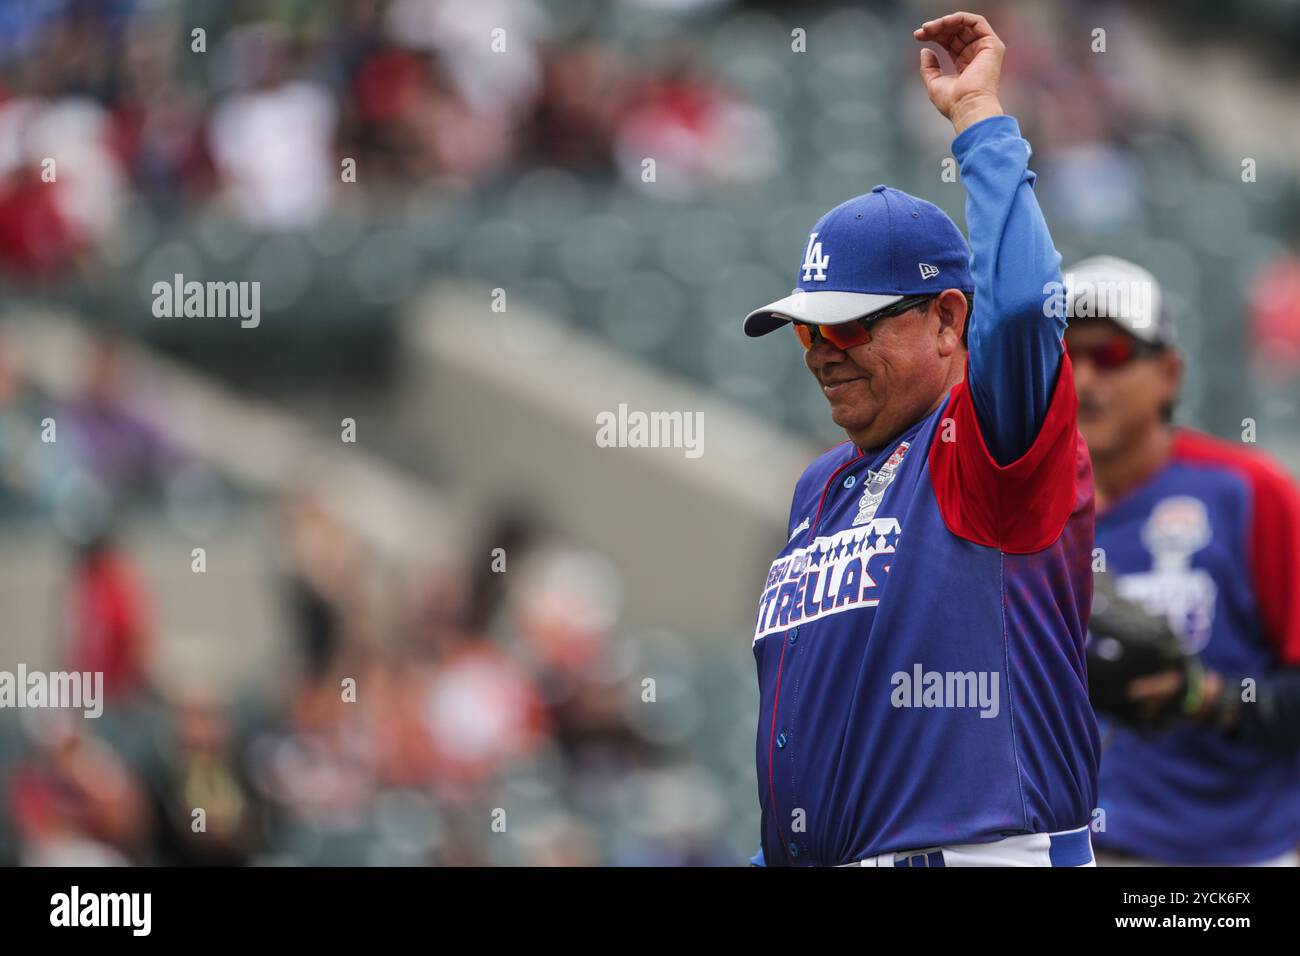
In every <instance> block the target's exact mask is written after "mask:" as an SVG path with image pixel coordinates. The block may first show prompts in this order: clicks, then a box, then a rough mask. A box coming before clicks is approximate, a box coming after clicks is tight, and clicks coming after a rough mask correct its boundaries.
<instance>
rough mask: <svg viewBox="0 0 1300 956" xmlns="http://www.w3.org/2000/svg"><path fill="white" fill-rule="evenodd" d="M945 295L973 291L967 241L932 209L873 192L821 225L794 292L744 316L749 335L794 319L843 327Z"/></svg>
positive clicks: (897, 193)
mask: <svg viewBox="0 0 1300 956" xmlns="http://www.w3.org/2000/svg"><path fill="white" fill-rule="evenodd" d="M944 289H960V290H961V291H962V292H974V291H975V285H974V283H973V282H972V281H971V276H970V247H969V246H968V245H966V238H965V236H963V235H962V234H961V230H960V229H958V228H957V224H956V223H954V222H953V221H952V220H951V219H949V218H948V216H947V214H946V213H945V212H944V211H943V210H942V209H940V208H939V207H938V206H936V205H934V203H929V202H926V201H925V200H924V199H918V198H917V197H915V196H912V195H909V194H908V193H905V192H903V191H902V190H901V189H894V188H892V187H890V186H876V187H875V188H873V189H872V190H871V192H869V193H866V194H865V195H862V196H858V197H856V198H855V199H850V200H849V201H848V202H846V203H842V204H840V205H838V206H836V207H835V208H834V209H832V210H831V211H830V212H828V213H826V215H824V216H822V217H821V218H820V219H818V220H817V225H815V226H813V228H812V232H811V233H810V234H809V236H808V244H807V246H806V247H805V248H804V253H803V264H802V265H800V267H799V280H798V284H797V285H796V287H795V290H794V292H793V293H791V294H790V295H788V296H786V297H785V298H784V299H777V300H776V301H775V302H770V303H768V304H767V305H765V306H763V307H762V308H761V309H755V310H754V311H753V312H751V313H749V315H747V316H745V334H746V335H749V336H759V335H766V334H767V333H768V332H771V331H773V330H775V329H779V328H780V327H781V326H783V325H785V324H787V323H788V322H790V321H792V320H798V321H800V322H816V323H818V324H821V325H839V324H840V323H842V322H852V321H853V320H854V319H860V318H863V317H864V316H868V315H870V314H871V313H872V312H876V311H879V310H880V309H883V308H885V307H886V306H890V305H893V304H894V303H895V302H897V301H899V300H900V299H902V298H905V297H906V296H912V295H927V294H930V293H934V294H936V295H937V294H938V293H940V292H942V291H943V290H944Z"/></svg>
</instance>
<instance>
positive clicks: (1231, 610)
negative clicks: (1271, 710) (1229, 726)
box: [1095, 429, 1300, 864]
mask: <svg viewBox="0 0 1300 956" xmlns="http://www.w3.org/2000/svg"><path fill="white" fill-rule="evenodd" d="M1097 545H1098V546H1099V547H1100V548H1102V549H1103V551H1104V554H1105V558H1106V567H1107V570H1108V571H1110V572H1112V573H1113V574H1114V576H1115V578H1116V585H1117V586H1118V588H1119V590H1120V592H1121V593H1122V594H1124V595H1125V596H1126V597H1129V598H1131V599H1133V600H1135V601H1137V602H1138V603H1140V604H1142V605H1143V606H1145V607H1146V608H1147V610H1148V611H1150V612H1152V613H1154V614H1163V615H1166V616H1168V618H1169V621H1170V624H1171V625H1172V626H1173V628H1174V630H1175V632H1176V633H1177V634H1178V635H1179V637H1180V638H1181V639H1182V641H1183V643H1184V646H1185V647H1186V649H1187V650H1188V651H1190V652H1192V653H1195V654H1199V655H1200V657H1201V659H1202V661H1203V662H1204V663H1205V664H1206V666H1207V667H1209V668H1211V669H1213V670H1215V671H1218V672H1219V673H1221V674H1222V675H1224V677H1225V679H1226V681H1227V684H1226V688H1225V693H1236V694H1240V693H1241V692H1242V689H1243V687H1242V684H1241V681H1242V680H1243V679H1248V680H1254V681H1256V682H1258V681H1259V679H1260V678H1261V677H1263V676H1265V675H1267V674H1269V673H1270V672H1272V671H1274V670H1276V669H1278V668H1280V667H1295V666H1296V665H1300V495H1297V493H1296V490H1295V487H1294V485H1293V484H1292V483H1291V481H1290V480H1289V479H1288V478H1287V476H1286V475H1285V474H1284V473H1283V472H1282V471H1281V470H1280V469H1279V468H1278V467H1277V466H1276V465H1274V464H1273V463H1272V462H1271V461H1270V460H1269V459H1267V458H1266V457H1264V456H1263V455H1260V454H1258V453H1252V452H1249V451H1247V450H1245V449H1243V448H1241V447H1239V446H1236V445H1232V444H1230V443H1228V442H1224V441H1220V440H1218V439H1215V438H1211V437H1209V436H1207V435H1203V434H1200V433H1198V432H1194V431H1190V430H1186V429H1179V430H1177V431H1176V432H1175V437H1174V444H1173V449H1172V453H1171V455H1170V457H1169V458H1168V459H1167V460H1166V461H1165V462H1164V463H1163V464H1162V466H1161V467H1160V469H1159V470H1158V471H1157V472H1156V473H1155V474H1154V475H1152V476H1151V477H1150V478H1148V479H1147V480H1146V481H1145V482H1143V483H1142V484H1141V485H1139V486H1138V487H1136V488H1134V489H1133V490H1131V491H1130V492H1128V493H1127V494H1125V495H1124V496H1123V497H1121V498H1119V499H1117V500H1115V501H1114V502H1112V503H1110V504H1109V505H1107V506H1106V508H1105V509H1104V510H1102V511H1101V512H1099V514H1098V515H1097ZM1243 706H1246V707H1249V706H1251V704H1250V703H1246V704H1244V705H1243ZM1104 731H1105V734H1104V738H1103V739H1104V741H1105V750H1104V753H1103V757H1102V762H1101V772H1100V777H1099V781H1098V788H1099V793H1100V797H1099V804H1098V805H1099V807H1100V808H1101V809H1102V810H1103V811H1104V812H1105V815H1104V817H1101V816H1099V818H1098V819H1099V820H1104V829H1100V830H1099V832H1098V833H1097V834H1096V835H1095V840H1096V842H1097V845H1098V846H1099V847H1101V848H1104V849H1108V850H1113V851H1119V852H1124V853H1129V854H1133V855H1136V856H1142V857H1146V858H1150V859H1154V860H1160V861H1164V862H1169V863H1206V864H1230V863H1252V862H1258V861H1261V860H1267V859H1271V858H1274V857H1277V856H1280V855H1281V854H1283V853H1286V852H1288V851H1290V850H1294V849H1295V848H1296V846H1297V845H1298V844H1300V754H1297V753H1290V754H1286V753H1281V752H1278V751H1276V750H1270V749H1266V748H1263V747H1259V746H1253V745H1251V744H1248V743H1243V742H1241V741H1234V740H1229V739H1228V738H1226V737H1225V736H1224V735H1223V734H1222V733H1221V732H1220V731H1218V730H1215V729H1213V728H1208V727H1203V726H1200V725H1194V724H1190V723H1188V724H1182V725H1179V726H1177V727H1175V728H1173V729H1170V730H1167V731H1161V732H1154V733H1138V732H1135V731H1130V730H1127V729H1123V728H1119V727H1110V726H1106V727H1104Z"/></svg>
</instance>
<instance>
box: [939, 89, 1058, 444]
mask: <svg viewBox="0 0 1300 956" xmlns="http://www.w3.org/2000/svg"><path fill="white" fill-rule="evenodd" d="M953 128H954V129H959V130H961V132H960V133H959V134H958V135H957V137H956V139H954V140H953V153H954V155H955V156H956V157H957V160H958V162H959V164H960V169H961V176H962V182H963V184H964V185H965V187H966V222H967V230H968V232H969V235H970V244H971V253H972V256H971V276H972V278H973V280H974V284H975V309H974V315H973V316H971V317H969V318H968V319H967V321H968V322H969V323H970V329H969V331H968V333H967V342H968V346H969V349H970V359H969V361H970V371H969V385H970V389H971V394H972V397H973V398H974V401H975V408H976V411H977V413H978V415H979V422H980V426H981V430H982V431H983V432H984V437H985V440H986V442H987V444H988V445H989V447H990V450H991V451H992V452H993V454H994V457H995V458H997V460H998V461H999V463H1001V464H1007V463H1009V462H1010V461H1013V460H1015V459H1016V458H1018V457H1020V456H1021V455H1023V454H1024V453H1025V452H1026V451H1027V450H1028V449H1029V447H1030V446H1031V445H1032V444H1033V441H1034V438H1035V437H1036V436H1037V434H1038V429H1039V427H1040V426H1041V425H1042V422H1043V419H1044V417H1045V416H1046V414H1047V408H1048V405H1049V404H1050V402H1051V396H1052V391H1053V387H1054V386H1055V383H1056V376H1057V371H1058V369H1059V367H1060V358H1061V353H1062V349H1063V347H1062V344H1061V343H1062V336H1063V335H1064V332H1065V307H1064V305H1065V303H1064V293H1063V289H1062V287H1061V256H1060V253H1058V252H1057V251H1056V247H1055V245H1054V244H1053V242H1052V237H1051V233H1050V232H1049V231H1048V228H1047V222H1046V220H1045V219H1044V218H1043V214H1042V210H1041V209H1040V208H1039V206H1038V200H1037V198H1036V197H1035V195H1034V191H1033V184H1034V180H1035V175H1034V173H1033V172H1032V171H1031V170H1030V169H1029V156H1030V147H1029V143H1027V142H1026V141H1025V140H1024V139H1023V138H1021V136H1020V129H1019V126H1018V124H1017V123H1016V121H1015V119H1014V118H1013V117H1010V116H1006V115H1005V114H1002V113H1001V107H1000V106H998V105H997V101H996V99H994V100H991V101H990V100H988V99H987V98H983V99H979V100H975V101H973V102H972V103H971V104H970V105H969V108H968V109H966V110H961V108H960V104H959V106H958V107H957V108H955V109H954V116H953Z"/></svg>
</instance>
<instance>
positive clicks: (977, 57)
mask: <svg viewBox="0 0 1300 956" xmlns="http://www.w3.org/2000/svg"><path fill="white" fill-rule="evenodd" d="M913 35H914V36H915V37H916V39H917V40H919V41H920V42H922V43H937V44H938V45H939V46H941V47H942V48H943V49H944V50H945V51H946V52H947V54H948V56H949V57H950V58H951V59H952V62H953V66H955V67H956V69H957V72H956V73H950V74H947V75H945V74H944V72H943V70H942V68H941V67H940V65H939V55H938V54H937V53H935V52H934V50H932V49H930V48H929V47H924V48H923V49H922V50H921V80H922V81H923V82H924V83H925V91H926V93H928V94H929V96H930V102H931V103H933V104H934V105H935V108H936V109H937V110H938V111H939V112H940V113H942V114H943V115H944V116H946V117H948V119H949V120H951V121H952V125H953V128H954V129H955V130H956V131H957V132H958V133H960V132H961V131H962V130H964V129H965V128H966V127H967V126H970V125H972V124H973V123H978V122H979V121H980V120H982V119H987V118H988V117H990V116H997V115H999V114H1000V113H1001V112H1002V104H1001V103H999V102H998V80H999V78H1000V77H1001V75H1002V57H1003V55H1004V54H1005V53H1006V46H1005V45H1004V44H1003V43H1002V41H1001V40H999V39H998V35H997V34H996V33H994V32H993V28H992V27H991V26H989V22H988V21H987V20H985V19H984V18H983V17H982V16H980V15H979V14H976V13H950V14H948V15H947V16H946V17H940V18H939V19H938V20H929V21H927V22H926V23H923V24H921V26H920V28H919V29H918V30H916V31H915V32H914V34H913Z"/></svg>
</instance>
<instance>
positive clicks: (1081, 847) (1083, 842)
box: [840, 827, 1097, 866]
mask: <svg viewBox="0 0 1300 956" xmlns="http://www.w3.org/2000/svg"><path fill="white" fill-rule="evenodd" d="M840 865H841V866H1096V865H1097V863H1096V860H1095V859H1094V858H1093V854H1092V840H1091V839H1090V837H1089V831H1088V828H1087V827H1079V828H1078V829H1077V830H1061V831H1060V832H1058V833H1021V834H1017V835H1016V836H1009V837H1005V838H1003V839H1001V840H997V841H996V842H994V843H963V844H959V845H956V846H935V847H929V848H928V849H923V850H903V851H898V852H895V853H880V854H877V855H876V856H869V857H867V858H866V859H864V860H859V861H858V862H856V863H842V864H840Z"/></svg>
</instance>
